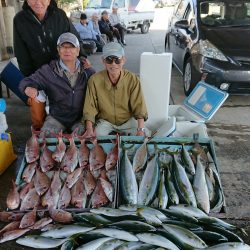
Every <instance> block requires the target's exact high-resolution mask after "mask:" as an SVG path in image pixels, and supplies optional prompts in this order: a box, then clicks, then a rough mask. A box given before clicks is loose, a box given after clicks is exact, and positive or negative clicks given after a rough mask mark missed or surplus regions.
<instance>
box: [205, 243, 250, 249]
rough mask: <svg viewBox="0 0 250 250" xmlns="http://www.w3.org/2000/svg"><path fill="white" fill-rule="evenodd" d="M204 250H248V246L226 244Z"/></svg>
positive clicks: (243, 244) (249, 247)
mask: <svg viewBox="0 0 250 250" xmlns="http://www.w3.org/2000/svg"><path fill="white" fill-rule="evenodd" d="M206 250H250V246H249V245H247V244H245V243H239V242H227V243H221V244H218V245H215V246H211V247H208V248H206Z"/></svg>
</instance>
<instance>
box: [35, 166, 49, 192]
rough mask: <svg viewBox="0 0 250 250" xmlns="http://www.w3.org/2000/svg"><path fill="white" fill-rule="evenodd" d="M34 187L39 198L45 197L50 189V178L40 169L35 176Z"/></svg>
mask: <svg viewBox="0 0 250 250" xmlns="http://www.w3.org/2000/svg"><path fill="white" fill-rule="evenodd" d="M34 186H35V189H36V192H37V193H38V195H39V196H41V195H43V194H44V193H45V192H46V191H47V190H48V189H49V187H50V178H49V177H48V176H47V175H46V174H45V173H43V172H41V171H40V170H39V169H38V168H37V169H36V174H35V176H34Z"/></svg>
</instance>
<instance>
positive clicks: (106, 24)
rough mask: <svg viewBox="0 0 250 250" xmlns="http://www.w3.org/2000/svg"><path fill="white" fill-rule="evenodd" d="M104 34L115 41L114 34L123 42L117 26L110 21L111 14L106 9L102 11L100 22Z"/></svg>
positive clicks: (111, 40)
mask: <svg viewBox="0 0 250 250" xmlns="http://www.w3.org/2000/svg"><path fill="white" fill-rule="evenodd" d="M98 24H99V28H100V31H101V33H102V34H105V35H106V36H107V37H108V39H109V41H110V42H113V41H114V35H115V37H116V38H117V41H118V42H119V43H121V36H120V34H119V31H118V29H117V28H115V27H113V26H112V25H111V23H110V21H109V15H108V12H107V11H106V10H104V11H103V12H102V17H101V20H99V22H98Z"/></svg>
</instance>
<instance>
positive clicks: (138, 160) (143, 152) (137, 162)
mask: <svg viewBox="0 0 250 250" xmlns="http://www.w3.org/2000/svg"><path fill="white" fill-rule="evenodd" d="M147 142H148V137H146V138H145V139H144V142H143V143H142V145H141V146H140V147H139V148H138V149H137V150H136V152H135V155H134V158H133V170H134V172H139V171H141V170H142V169H143V168H144V166H145V164H146V162H147V159H148V151H147Z"/></svg>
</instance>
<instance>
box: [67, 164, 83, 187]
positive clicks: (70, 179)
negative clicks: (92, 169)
mask: <svg viewBox="0 0 250 250" xmlns="http://www.w3.org/2000/svg"><path fill="white" fill-rule="evenodd" d="M81 174H82V168H77V169H75V170H74V171H73V172H72V173H70V174H68V176H67V178H66V181H65V183H66V185H67V187H68V188H72V186H73V185H74V184H75V183H76V182H77V180H78V179H79V178H80V176H81Z"/></svg>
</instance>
